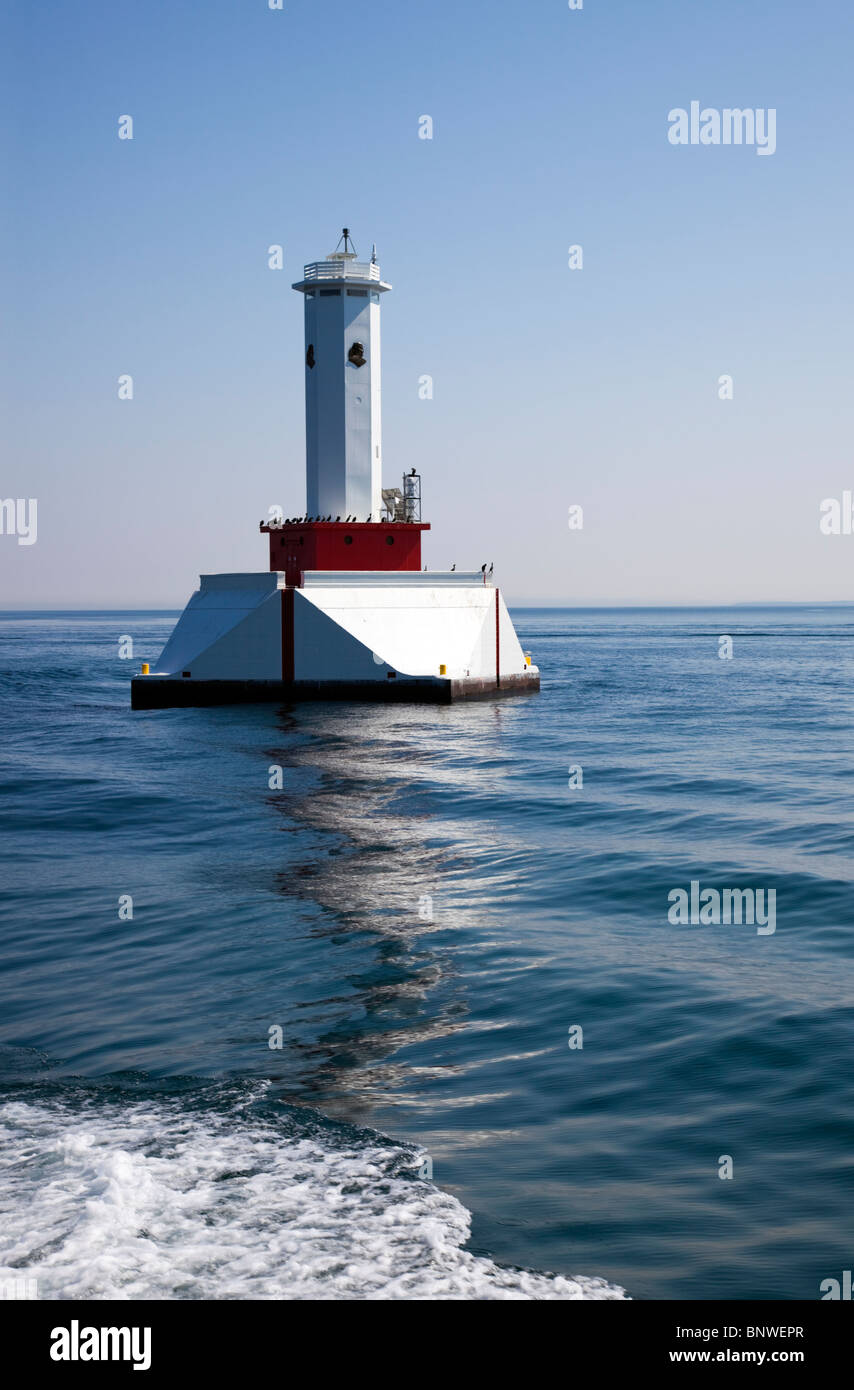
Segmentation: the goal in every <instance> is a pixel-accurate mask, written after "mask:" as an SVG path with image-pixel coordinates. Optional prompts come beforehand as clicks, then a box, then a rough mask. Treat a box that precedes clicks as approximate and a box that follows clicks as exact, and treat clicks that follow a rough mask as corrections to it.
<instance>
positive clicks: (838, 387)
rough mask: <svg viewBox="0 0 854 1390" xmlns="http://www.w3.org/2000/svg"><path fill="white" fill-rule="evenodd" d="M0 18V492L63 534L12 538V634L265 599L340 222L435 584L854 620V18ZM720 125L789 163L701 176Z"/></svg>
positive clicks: (693, 5)
mask: <svg viewBox="0 0 854 1390" xmlns="http://www.w3.org/2000/svg"><path fill="white" fill-rule="evenodd" d="M576 2H577V0H576ZM274 3H275V0H274ZM2 14H3V19H2V32H0V50H2V57H0V78H1V79H2V88H3V95H2V107H3V110H2V122H0V126H2V136H0V159H2V167H3V174H4V187H5V188H6V190H7V194H8V193H10V192H11V198H9V197H7V198H6V199H4V204H5V210H4V212H3V214H2V239H0V265H2V274H0V296H1V297H2V299H1V301H0V308H2V322H1V323H0V351H2V384H0V392H1V393H2V400H0V404H2V460H0V498H2V499H22V500H23V502H25V503H26V504H27V506H29V499H30V498H34V499H36V500H37V530H36V533H35V540H34V542H33V543H25V544H21V541H26V540H27V539H28V537H27V536H26V534H24V530H25V523H24V521H22V522H21V525H20V527H18V523H17V521H16V523H15V526H13V527H11V528H10V526H9V521H8V515H6V517H5V524H4V534H2V535H0V608H3V609H20V608H39V607H48V608H54V607H60V608H63V607H68V608H85V607H90V606H91V607H96V608H125V607H131V608H134V607H139V608H145V607H161V608H176V607H181V606H182V605H183V604H184V603H185V602H186V600H187V598H188V597H189V594H190V593H191V592H192V590H193V589H194V588H195V587H196V586H197V583H198V575H199V574H200V573H209V572H217V571H241V570H263V569H266V568H267V546H266V537H262V536H260V535H259V532H258V523H259V521H260V520H261V518H262V517H265V516H266V515H267V512H268V509H269V508H270V507H271V506H273V505H277V504H278V505H281V506H282V507H283V509H284V512H285V515H293V514H299V513H300V512H301V511H303V510H304V508H305V452H304V450H305V429H304V405H303V376H304V367H303V358H304V342H303V323H302V313H303V303H302V296H301V295H299V294H295V293H294V292H293V291H292V289H291V288H290V286H291V284H292V282H293V281H295V280H297V279H298V278H299V277H300V274H301V269H302V266H303V264H304V263H305V262H308V261H313V260H317V259H320V258H322V257H323V256H325V255H326V254H327V253H329V252H330V251H332V250H333V249H334V248H335V245H336V242H337V240H338V237H339V235H340V229H341V227H342V226H344V225H347V226H348V227H349V228H350V229H351V231H352V235H353V238H354V240H355V244H356V247H357V250H358V252H359V253H360V255H364V256H365V257H367V255H369V253H370V248H371V245H372V243H374V242H375V243H376V245H377V250H378V258H379V261H380V265H381V268H382V273H383V278H384V279H386V280H388V281H390V282H391V284H392V285H393V290H392V292H391V293H390V294H387V295H384V296H383V301H382V316H383V321H382V351H383V454H384V469H385V476H384V479H383V482H384V485H385V486H399V485H400V477H401V475H402V474H403V472H404V471H407V472H408V471H409V470H410V469H411V468H413V467H414V468H416V469H417V470H418V472H419V473H421V475H422V480H423V481H422V496H423V514H424V519H425V520H426V521H429V522H430V523H431V525H432V530H431V531H430V532H429V533H427V536H426V538H425V547H424V558H425V560H426V562H427V564H428V565H429V567H430V568H437V569H439V568H447V567H449V566H450V565H451V564H456V566H457V568H458V569H461V570H467V569H478V568H479V567H480V565H481V564H482V563H484V562H494V565H495V576H496V581H497V582H498V583H499V584H500V586H501V588H502V592H503V593H504V594H505V596H506V598H507V600H508V602H510V603H511V604H514V603H515V604H519V605H522V604H540V603H545V604H569V605H572V604H581V605H583V604H610V603H613V604H624V603H638V604H643V603H650V604H657V603H662V604H670V603H673V604H680V603H710V604H718V603H737V602H764V601H792V602H795V601H831V600H833V601H840V600H851V599H854V535H844V534H841V535H826V534H823V533H822V531H821V529H820V525H819V522H820V515H821V513H820V508H821V503H822V502H823V501H824V500H825V499H829V498H835V499H839V500H840V501H841V500H842V498H843V494H844V492H845V491H846V490H852V489H854V467H852V461H851V454H852V450H851V440H852V423H854V421H852V416H854V391H852V385H851V324H852V278H854V273H852V261H853V260H854V226H852V222H854V217H852V209H853V208H854V178H852V155H851V149H852V144H851V130H852V119H853V117H854V97H852V87H851V78H850V73H851V63H852V53H854V6H852V5H851V4H850V0H811V3H810V4H806V3H803V4H801V3H795V0H750V3H745V0H717V3H715V4H704V3H701V0H690V3H689V0H648V3H644V0H583V4H582V8H581V9H570V7H569V4H568V3H567V0H526V3H521V2H520V0H516V2H515V3H511V0H490V2H489V3H486V2H485V0H466V3H465V4H461V3H459V0H456V2H455V3H451V0H431V2H430V3H425V4H419V3H408V4H405V3H402V2H401V0H374V3H372V4H370V5H359V4H356V3H353V0H349V3H344V2H343V0H329V3H325V4H322V5H321V4H317V3H315V4H307V3H297V0H282V8H281V9H271V8H270V0H206V2H205V3H204V4H199V3H198V2H197V0H192V2H191V0H149V2H146V0H109V3H106V0H85V3H84V2H83V0H77V3H68V0H65V2H64V3H63V0H46V3H39V2H38V0H6V3H5V5H4V7H3V10H2ZM692 101H697V102H699V104H700V107H701V108H702V109H704V110H714V111H723V110H724V108H740V109H750V110H753V111H757V110H762V111H766V112H767V111H769V110H770V109H773V110H774V111H775V112H776V149H775V150H774V152H773V154H762V153H760V152H759V150H758V148H757V146H756V145H753V146H750V145H746V144H742V145H740V146H736V145H733V144H730V145H724V144H694V145H690V144H689V145H677V144H674V143H672V140H671V139H670V136H669V132H671V131H672V128H673V124H672V122H671V121H670V120H669V115H670V113H671V112H672V111H674V110H676V109H678V108H683V109H685V110H689V109H690V106H691V103H692ZM126 115H130V116H132V119H133V139H132V140H121V139H119V136H118V131H119V121H120V118H121V117H122V116H126ZM424 116H429V117H430V118H431V120H432V139H429V140H428V139H422V138H419V129H422V130H423V129H424V122H423V120H422V119H421V118H423V117H424ZM271 245H281V246H282V247H283V248H284V268H283V269H282V270H271V269H270V268H269V265H268V247H270V246H271ZM571 246H580V247H581V248H582V257H581V259H582V265H581V267H580V268H576V269H571V268H570V265H569V260H570V255H569V248H570V247H571ZM576 259H577V256H576ZM125 375H130V376H132V378H133V399H132V400H128V399H120V398H119V378H120V377H122V376H125ZM425 375H429V376H431V377H432V379H433V397H432V399H428V400H424V399H421V398H420V397H419V380H420V379H421V378H422V377H423V376H425ZM727 377H729V378H731V383H732V384H731V388H730V387H728V386H727V383H726V381H723V382H722V378H727ZM730 390H731V399H729V398H727V397H728V395H729V394H730ZM722 393H723V398H722ZM571 507H581V508H582V512H581V518H582V521H583V524H582V526H581V527H580V528H576V529H571V528H570V526H569V516H570V510H569V509H570V508H571ZM24 515H25V514H24V513H23V511H22V516H24ZM574 515H575V516H576V517H577V516H578V513H575V514H574ZM16 528H17V529H18V530H19V531H20V534H16V533H15V530H16ZM10 530H11V532H12V533H11V534H9V531H10Z"/></svg>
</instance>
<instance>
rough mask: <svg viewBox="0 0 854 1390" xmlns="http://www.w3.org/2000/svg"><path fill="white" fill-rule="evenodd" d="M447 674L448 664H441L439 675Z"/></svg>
mask: <svg viewBox="0 0 854 1390" xmlns="http://www.w3.org/2000/svg"><path fill="white" fill-rule="evenodd" d="M447 674H448V668H447V666H440V667H439V675H440V676H446V675H447Z"/></svg>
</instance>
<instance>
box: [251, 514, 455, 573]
mask: <svg viewBox="0 0 854 1390" xmlns="http://www.w3.org/2000/svg"><path fill="white" fill-rule="evenodd" d="M261 530H262V531H266V532H267V533H268V534H269V537H270V569H271V570H284V573H285V580H286V582H287V583H288V584H294V585H296V586H297V587H299V586H300V585H301V584H302V572H303V570H420V568H421V532H422V531H429V530H430V523H429V522H426V521H350V522H346V521H306V522H304V523H302V524H301V523H298V522H292V521H286V522H281V523H280V524H278V523H276V522H271V523H270V524H269V525H267V524H264V523H262V525H261Z"/></svg>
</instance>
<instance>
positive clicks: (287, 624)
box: [282, 588, 294, 681]
mask: <svg viewBox="0 0 854 1390" xmlns="http://www.w3.org/2000/svg"><path fill="white" fill-rule="evenodd" d="M293 678H294V591H293V589H290V588H287V589H282V680H283V681H292V680H293Z"/></svg>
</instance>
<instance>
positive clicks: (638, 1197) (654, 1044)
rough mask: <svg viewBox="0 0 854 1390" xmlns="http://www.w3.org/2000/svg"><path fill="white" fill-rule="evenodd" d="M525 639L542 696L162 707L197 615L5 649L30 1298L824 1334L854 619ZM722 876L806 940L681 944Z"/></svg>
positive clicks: (97, 619) (4, 1050)
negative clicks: (638, 1312) (669, 1317)
mask: <svg viewBox="0 0 854 1390" xmlns="http://www.w3.org/2000/svg"><path fill="white" fill-rule="evenodd" d="M515 618H516V622H517V626H518V629H519V633H520V637H521V639H522V644H523V646H525V647H526V648H530V649H531V651H532V652H533V657H534V660H535V662H537V663H538V664H539V665H540V667H541V670H542V675H543V688H542V692H541V694H540V695H539V696H531V697H525V698H517V699H508V700H504V701H491V702H485V703H478V704H469V705H465V704H463V705H458V706H454V707H451V708H436V707H427V706H425V707H423V708H422V707H416V706H400V707H398V708H395V707H381V708H380V707H371V706H346V705H338V704H334V705H333V704H330V705H305V706H296V707H288V708H282V707H276V706H269V707H264V706H261V707H245V708H239V707H238V708H230V709H207V710H183V711H181V710H179V711H154V712H135V713H132V712H131V711H130V709H129V701H128V696H129V680H130V676H131V674H132V672H136V671H137V670H138V666H139V661H140V660H146V659H148V658H154V657H155V656H156V655H157V653H158V652H159V650H160V647H161V646H162V644H163V642H164V641H165V639H166V637H167V635H168V633H169V631H170V630H171V627H172V624H173V622H174V617H173V616H171V615H163V614H126V615H122V614H106V615H105V614H97V615H96V614H86V615H74V616H68V615H58V614H40V615H23V616H13V615H6V616H5V617H3V618H2V620H0V672H2V674H0V694H2V721H3V722H2V729H3V737H2V745H0V759H2V775H3V782H4V795H3V801H4V807H5V816H4V822H5V824H4V834H3V839H2V857H3V863H2V881H3V886H4V890H5V891H4V894H3V906H2V945H0V971H2V977H1V979H0V991H2V1030H0V1043H2V1047H0V1125H2V1129H0V1140H2V1146H3V1149H4V1153H5V1155H6V1159H5V1163H4V1166H2V1168H0V1172H1V1173H2V1177H0V1265H2V1266H3V1267H4V1272H5V1273H6V1274H9V1273H12V1274H15V1275H17V1276H20V1275H22V1274H27V1273H29V1274H34V1275H36V1276H37V1277H38V1278H39V1281H40V1288H41V1292H42V1296H43V1297H62V1296H67V1295H69V1294H72V1293H74V1294H83V1295H89V1296H105V1295H110V1294H112V1295H116V1294H118V1295H119V1296H123V1295H129V1296H146V1295H148V1296H162V1295H164V1294H167V1295H172V1294H174V1295H177V1296H187V1297H197V1296H204V1295H207V1296H213V1295H215V1296H238V1297H239V1296H269V1297H276V1296H281V1295H282V1294H288V1293H295V1294H305V1295H311V1294H313V1295H318V1293H319V1295H320V1296H325V1297H335V1296H352V1295H353V1294H354V1293H364V1292H369V1293H372V1294H374V1295H376V1296H387V1297H393V1296H418V1294H419V1293H421V1294H423V1295H425V1296H436V1297H526V1296H545V1297H567V1296H586V1297H590V1296H603V1295H607V1294H609V1293H610V1294H612V1295H613V1294H614V1292H615V1290H613V1289H611V1288H610V1287H609V1286H612V1285H614V1286H619V1287H621V1288H623V1289H625V1290H626V1292H627V1294H628V1295H630V1296H631V1297H634V1298H679V1299H695V1298H711V1297H735V1298H780V1299H787V1298H817V1297H818V1296H819V1287H818V1286H819V1283H820V1281H821V1280H822V1279H824V1278H827V1277H838V1276H839V1274H840V1272H841V1270H842V1269H845V1268H850V1267H851V1257H852V1252H853V1251H854V1239H852V1236H854V1230H852V1227H854V1218H852V1207H854V1203H852V1186H854V1184H852V1179H854V1075H852V1051H854V1049H852V1025H854V1007H852V1001H853V1000H854V991H853V990H852V985H853V984H854V967H853V966H852V957H854V922H853V921H852V883H851V881H852V875H854V856H853V855H852V850H854V793H852V760H851V717H852V689H854V609H852V608H849V607H847V606H844V607H842V606H840V607H835V606H832V607H827V608H819V607H815V608H807V607H804V608H771V609H749V608H736V609H730V610H724V611H713V610H709V609H701V610H687V609H681V610H680V609H675V610H621V611H616V610H614V611H594V610H585V611H554V610H552V611H531V610H529V611H522V612H518V613H516V614H515ZM124 633H129V634H132V635H133V637H134V639H135V658H136V659H135V660H134V661H123V660H120V659H119V658H118V655H117V652H118V638H119V636H120V635H121V634H124ZM721 634H729V635H731V636H732V637H733V639H734V655H733V659H732V660H731V661H722V660H720V659H719V658H718V637H719V636H720V635H721ZM570 764H580V765H581V767H582V768H583V787H581V788H576V789H570V788H569V787H568V785H567V784H568V777H567V770H568V767H569V765H570ZM271 766H280V767H281V768H282V779H283V784H282V788H281V790H277V789H271V788H270V786H269V769H270V767H271ZM691 879H699V880H700V881H701V883H702V885H703V887H718V888H723V887H741V888H745V887H763V888H765V889H766V890H767V889H771V888H773V889H775V890H776V893H777V909H776V913H777V918H776V931H775V932H774V934H773V935H758V934H757V933H756V930H755V928H753V927H749V926H745V925H742V926H737V925H732V926H690V925H684V926H682V925H671V924H670V923H669V922H668V919H667V909H668V893H669V892H670V890H671V889H673V888H678V887H684V888H687V887H688V885H689V883H690V881H691ZM124 894H130V895H131V896H132V898H133V918H132V920H120V918H119V915H118V905H119V898H120V896H121V895H124ZM431 912H432V920H431V919H430V914H431ZM276 1026H278V1027H280V1028H281V1030H282V1047H281V1049H280V1050H271V1048H270V1047H269V1046H268V1040H269V1038H270V1031H269V1030H270V1029H271V1028H275V1027H276ZM573 1026H581V1027H582V1029H583V1042H584V1046H583V1049H570V1048H569V1047H568V1045H567V1040H568V1030H569V1029H570V1028H571V1027H573ZM722 1155H730V1156H731V1158H732V1160H733V1169H734V1176H733V1178H732V1180H727V1181H722V1180H721V1179H720V1178H719V1176H718V1162H719V1158H720V1157H721V1156H722ZM428 1158H429V1160H430V1161H431V1162H432V1170H433V1178H432V1182H431V1181H429V1176H428V1174H429V1169H427V1168H426V1167H424V1166H423V1165H424V1164H425V1163H426V1161H427V1159H428ZM419 1165H421V1166H420V1167H419ZM469 1213H470V1214H471V1216H470V1218H469V1215H468V1214H469ZM469 1220H470V1223H471V1237H470V1240H469V1241H468V1244H466V1240H467V1238H468V1235H469ZM525 1270H528V1271H541V1272H549V1273H551V1274H555V1275H564V1276H578V1278H577V1279H576V1282H575V1283H567V1282H566V1281H561V1280H555V1279H550V1278H546V1277H544V1275H542V1274H540V1275H538V1274H536V1273H524V1272H523V1271H525ZM0 1272H3V1271H0ZM596 1278H598V1279H600V1280H604V1281H607V1285H603V1284H602V1283H592V1284H591V1283H588V1282H587V1281H588V1280H591V1279H596Z"/></svg>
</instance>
